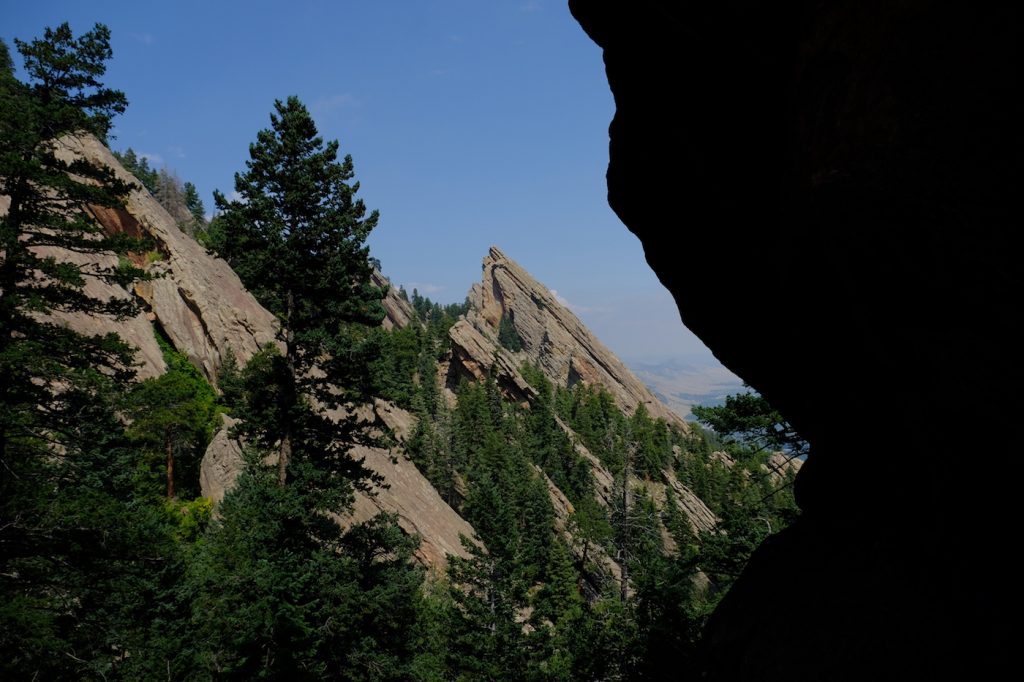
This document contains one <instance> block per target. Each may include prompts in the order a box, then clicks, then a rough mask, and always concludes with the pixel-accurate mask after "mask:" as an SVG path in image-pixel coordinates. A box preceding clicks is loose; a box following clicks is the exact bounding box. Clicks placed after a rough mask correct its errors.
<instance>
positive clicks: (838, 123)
mask: <svg viewBox="0 0 1024 682" xmlns="http://www.w3.org/2000/svg"><path fill="white" fill-rule="evenodd" d="M570 6H571V9H572V11H573V14H574V15H575V16H576V18H577V19H578V20H579V21H580V23H581V25H582V26H583V28H584V29H585V30H586V32H587V33H588V34H589V35H590V36H591V38H593V39H594V41H595V42H597V43H598V44H599V45H600V46H601V47H602V48H603V50H604V64H605V67H606V70H607V75H608V81H609V84H610V86H611V89H612V92H613V94H614V97H615V103H616V112H615V118H614V120H613V121H612V124H611V128H610V137H611V140H610V158H611V163H610V166H609V168H608V192H609V203H610V204H611V206H612V208H613V209H614V210H615V211H616V213H617V214H618V215H619V217H620V218H621V219H622V220H623V222H624V223H625V224H626V225H627V226H628V228H629V229H630V230H631V231H632V232H633V233H635V234H636V235H637V236H638V237H639V238H640V240H641V241H642V242H643V245H644V250H645V252H646V256H647V261H648V263H649V264H650V265H651V267H652V268H653V269H654V271H655V272H656V273H657V275H658V277H659V278H660V279H661V281H662V283H663V284H664V285H665V286H666V287H667V288H668V289H669V290H670V291H671V292H673V294H674V296H675V298H676V302H677V304H678V306H679V309H680V313H681V316H682V319H683V321H684V322H685V323H686V325H687V326H688V327H689V328H690V329H691V330H693V331H694V332H695V333H696V334H697V336H699V337H700V338H701V339H702V340H703V341H704V343H706V344H707V346H708V347H709V348H710V349H711V350H712V351H713V352H714V353H715V355H716V356H717V357H718V358H719V359H720V360H721V361H722V362H723V364H725V365H726V366H727V367H728V368H729V369H730V370H732V371H733V372H735V373H736V374H737V375H738V376H740V377H741V378H743V379H744V380H745V381H747V382H748V383H749V384H750V385H751V386H753V387H754V388H755V389H756V390H757V391H759V392H760V393H761V394H762V395H764V396H765V397H766V398H767V399H768V400H769V401H770V402H771V404H772V405H773V406H774V407H775V408H776V409H778V410H779V412H781V413H782V415H783V416H784V417H785V418H786V420H787V421H789V422H790V423H791V424H793V426H794V427H796V429H797V430H798V431H799V432H800V433H801V435H803V436H804V437H805V438H806V439H807V440H808V442H809V443H810V445H811V453H810V456H809V457H808V459H807V462H806V463H805V464H804V465H803V466H802V468H801V470H800V474H799V476H798V478H797V483H796V495H797V501H798V503H799V504H800V506H801V507H802V509H803V514H802V516H801V518H800V519H799V520H798V521H797V522H796V523H795V524H794V525H793V526H791V527H790V528H789V529H787V530H785V531H783V532H782V533H780V534H779V535H778V536H775V537H773V538H771V539H770V540H769V541H767V542H766V543H765V544H764V546H763V547H762V548H761V549H759V550H758V551H757V552H755V554H754V556H753V558H752V559H751V561H750V563H749V564H748V566H747V568H746V569H745V571H744V574H743V576H741V578H740V579H739V580H738V581H737V582H736V583H735V585H734V586H733V587H732V589H731V591H730V593H729V594H728V595H727V596H726V598H725V600H724V601H723V602H722V603H721V605H720V607H719V609H718V611H717V613H716V614H715V616H714V618H713V619H712V622H711V624H710V627H709V630H708V636H707V637H706V640H705V641H706V643H707V651H706V652H705V654H706V658H705V660H706V662H707V669H706V670H705V671H704V672H705V679H718V680H733V679H759V680H770V679H787V680H793V681H796V680H820V679H833V680H845V679H849V680H856V679H866V678H876V677H886V678H891V679H896V678H901V677H904V678H915V679H940V678H941V679H987V678H996V677H998V676H1000V675H1001V674H1003V673H1001V670H1002V669H1003V668H1004V666H1012V665H1013V663H1014V660H1013V658H1012V656H1013V654H1012V653H1011V652H1013V651H1014V650H1015V639H1014V637H1013V636H1012V635H1011V634H1010V629H1007V628H1006V627H1005V626H1004V624H1005V623H1007V622H1012V621H1014V620H1015V618H1016V600H1015V599H1012V598H1007V595H1008V593H1013V594H1014V595H1015V594H1016V587H1015V586H1016V584H1017V583H1018V582H1019V578H1018V576H1016V575H1015V572H1016V569H1015V568H1013V566H1015V562H1013V561H1012V560H1010V559H1009V554H1008V553H1009V552H1010V551H1011V546H1010V545H1007V544H1006V542H1005V538H1007V537H1012V536H1013V534H1014V528H1013V527H1012V526H1011V524H1015V523H1016V518H1017V516H1018V515H1017V513H1016V510H1015V505H1016V502H1015V500H1016V499H1017V498H1018V497H1019V494H1018V490H1017V489H1018V488H1019V484H1018V483H1017V482H1016V480H1017V477H1016V476H1007V475H1005V473H1006V472H1008V471H1015V470H1016V466H1015V465H1014V464H1012V463H1011V460H1010V458H1011V457H1016V451H1017V446H1016V433H1015V431H1016V429H1015V428H1014V427H1015V426H1016V424H1017V423H1018V421H1019V415H1020V414H1021V412H1022V408H1024V398H1022V396H1024V394H1022V392H1021V390H1020V387H1021V385H1022V383H1024V363H1021V361H1020V348H1022V347H1024V325H1022V324H1021V320H1020V313H1019V311H1020V310H1021V308H1022V301H1024V280H1022V278H1021V277H1020V276H1019V273H1020V248H1019V246H1015V244H1017V243H1018V240H1019V235H1018V234H1017V232H1018V231H1019V228H1016V227H1013V226H1014V225H1019V224H1020V223H1021V218H1020V212H1021V203H1020V200H1019V196H1020V177H1021V173H1020V159H1021V156H1022V155H1021V140H1022V138H1021V136H1020V116H1019V115H1018V112H1019V111H1020V109H1019V104H1018V102H1020V101H1021V99H1022V98H1021V96H1020V87H1021V80H1020V73H1019V68H1020V67H1019V66H1018V64H1019V61H1020V60H1019V58H1018V57H1019V55H1018V54H1017V53H1018V52H1019V45H1020V42H1021V20H1020V13H1019V11H1018V10H1017V9H1016V8H1015V7H1013V6H1010V5H998V4H991V5H985V6H980V5H977V4H976V3H968V2H962V1H954V2H933V1H930V0H912V1H910V2H900V3H862V2H850V1H840V2H829V3H797V2H789V3H773V2H731V1H727V2H722V3H703V4H702V3H685V2H684V3H680V2H669V1H668V0H642V1H641V2H637V3H617V2H611V1H609V0H570ZM681 245H685V248H684V247H683V246H681ZM695 253H699V254H716V255H721V256H723V257H724V258H726V259H727V262H728V266H727V268H728V270H727V272H726V273H725V275H724V276H723V262H722V260H720V259H719V258H693V257H692V254H695ZM769 272H770V275H769V274H767V273H769ZM697 290H700V291H701V295H700V296H693V295H692V293H693V292H694V291H697ZM894 382H896V383H897V384H898V388H896V387H895V386H894ZM887 387H892V388H887ZM951 401H953V402H955V404H956V408H955V415H956V417H955V419H952V418H951V408H950V403H951ZM868 419H871V420H872V423H871V425H870V426H869V427H867V428H864V424H865V421H866V420H868ZM951 422H953V423H955V424H956V426H951ZM968 424H970V425H981V424H983V425H984V427H983V428H963V425H968ZM858 433H860V434H861V435H863V436H865V437H859V436H858ZM868 435H869V436H870V437H869V438H868V437H867V436H868ZM868 452H870V459H871V465H870V466H869V467H868V466H865V459H866V456H867V453H868ZM869 470H870V471H869ZM868 474H870V475H868ZM1011 481H1013V482H1012V483H1011ZM953 500H955V503H951V501H953ZM965 509H983V510H985V512H984V513H985V519H986V521H985V523H978V521H977V518H976V516H975V515H974V514H965V513H964V512H963V510H965ZM979 570H980V571H982V572H983V573H984V579H983V580H976V579H971V578H969V577H967V576H972V575H976V574H977V573H978V572H979ZM794 579H796V580H795V582H796V584H795V585H794ZM780 585H787V586H789V587H791V588H793V589H786V590H780V589H779V586H780Z"/></svg>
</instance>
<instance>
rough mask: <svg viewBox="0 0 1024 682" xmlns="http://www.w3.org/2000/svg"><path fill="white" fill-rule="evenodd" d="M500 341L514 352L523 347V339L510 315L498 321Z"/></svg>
mask: <svg viewBox="0 0 1024 682" xmlns="http://www.w3.org/2000/svg"><path fill="white" fill-rule="evenodd" d="M498 343H500V344H501V345H502V347H504V348H505V349H507V350H510V351H512V352H513V353H518V352H519V351H521V350H522V349H523V340H522V338H520V336H519V332H517V331H516V326H515V324H514V323H513V322H512V319H511V318H509V317H502V318H501V322H499V323H498Z"/></svg>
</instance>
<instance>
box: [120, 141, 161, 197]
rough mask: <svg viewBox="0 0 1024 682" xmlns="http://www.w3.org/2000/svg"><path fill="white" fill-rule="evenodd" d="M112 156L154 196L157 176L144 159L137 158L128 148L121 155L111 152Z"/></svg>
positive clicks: (132, 150)
mask: <svg viewBox="0 0 1024 682" xmlns="http://www.w3.org/2000/svg"><path fill="white" fill-rule="evenodd" d="M113 154H114V158H115V159H117V160H118V161H120V162H121V165H122V166H124V169H125V170H126V171H128V172H129V173H131V174H132V175H134V176H135V178H136V179H137V180H138V181H139V182H141V183H142V186H143V187H144V188H145V189H146V191H147V192H149V193H150V194H153V195H155V194H156V192H157V184H158V180H159V176H158V173H157V171H156V169H155V168H151V167H150V165H149V160H148V159H147V158H146V157H144V156H138V155H137V154H136V153H135V150H134V149H132V148H131V147H128V149H126V150H125V151H124V152H123V153H121V152H113Z"/></svg>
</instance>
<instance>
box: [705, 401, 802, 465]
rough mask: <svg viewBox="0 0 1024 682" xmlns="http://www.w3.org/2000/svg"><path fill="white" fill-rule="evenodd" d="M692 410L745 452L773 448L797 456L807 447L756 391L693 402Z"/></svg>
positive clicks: (798, 435)
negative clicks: (719, 401)
mask: <svg viewBox="0 0 1024 682" xmlns="http://www.w3.org/2000/svg"><path fill="white" fill-rule="evenodd" d="M692 411H693V415H694V416H695V417H697V419H699V420H700V421H701V423H703V424H706V425H707V426H710V427H711V428H712V429H714V430H715V431H716V432H717V433H718V434H719V435H721V436H723V437H725V438H727V439H728V440H729V442H730V443H732V444H736V445H739V446H740V447H741V448H744V449H745V450H746V451H747V452H753V453H756V452H761V451H765V450H776V451H781V452H785V453H787V454H789V455H792V456H801V455H806V454H807V451H808V449H809V448H808V444H807V441H806V440H804V439H803V438H802V437H801V436H800V434H799V433H797V432H796V430H795V429H794V428H793V427H792V426H791V425H790V424H789V422H787V421H786V420H785V419H783V417H782V415H781V414H779V412H778V411H777V410H775V409H774V408H773V407H772V406H771V405H769V404H768V401H767V400H765V399H764V397H762V396H760V395H758V394H756V393H750V392H748V393H740V394H736V395H730V396H727V397H726V399H725V404H724V405H720V406H717V407H701V406H699V405H696V406H694V407H693V410H692Z"/></svg>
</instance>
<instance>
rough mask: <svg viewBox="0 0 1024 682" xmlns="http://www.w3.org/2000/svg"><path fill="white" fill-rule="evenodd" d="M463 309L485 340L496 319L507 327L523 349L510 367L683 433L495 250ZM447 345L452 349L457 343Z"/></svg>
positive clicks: (569, 316) (675, 419)
mask: <svg viewBox="0 0 1024 682" xmlns="http://www.w3.org/2000/svg"><path fill="white" fill-rule="evenodd" d="M469 305H470V309H471V310H470V314H468V315H467V316H466V320H467V321H468V322H469V323H470V324H471V325H473V327H475V328H476V330H477V331H479V332H480V333H481V334H482V335H483V336H485V337H489V338H491V339H496V338H497V333H498V325H499V324H500V322H501V319H502V318H507V319H508V320H509V321H510V322H511V323H512V326H513V327H515V330H516V333H518V334H519V338H520V339H521V340H522V343H523V350H522V352H520V353H516V354H515V357H516V358H517V360H518V362H517V363H515V364H516V365H519V364H521V363H522V362H523V361H528V362H530V363H533V364H536V365H537V366H539V367H540V368H541V370H542V371H543V372H544V374H545V375H546V376H547V377H548V379H549V380H550V381H551V382H552V383H554V384H555V385H556V386H565V387H572V386H573V385H574V384H576V383H578V382H583V383H584V384H587V385H590V386H592V385H600V386H603V387H604V388H605V390H607V391H608V392H609V393H610V394H611V395H612V397H613V398H614V399H615V403H616V405H618V406H619V408H620V409H621V410H623V411H624V412H626V413H627V414H632V413H633V411H634V410H636V408H637V406H639V405H641V404H643V405H645V406H646V407H647V411H648V413H650V415H651V417H652V418H657V417H661V418H663V419H665V421H667V422H669V423H670V424H674V425H675V426H677V427H679V428H680V429H682V430H683V431H687V430H688V427H687V425H686V423H685V422H684V421H683V419H682V418H681V417H680V416H679V415H678V414H676V413H675V412H673V411H672V410H671V409H669V408H668V407H667V406H666V405H664V404H663V403H662V402H661V401H660V400H658V398H657V397H656V396H655V395H654V394H653V393H652V392H651V390H650V389H648V388H647V386H645V385H644V383H643V382H642V381H640V380H639V379H638V378H637V377H636V376H635V375H634V374H633V372H632V371H630V370H629V368H627V367H626V366H625V365H624V364H623V363H622V361H621V360H619V359H618V358H617V357H616V356H615V354H614V353H612V351H611V350H609V349H608V347H607V346H605V345H604V344H603V343H601V342H600V341H599V340H598V339H597V337H596V336H594V334H593V333H592V332H591V331H590V330H589V329H587V328H586V326H584V325H583V323H582V322H580V320H579V318H578V317H576V315H575V314H573V313H572V311H570V310H569V309H568V308H566V307H565V306H564V305H562V304H561V303H559V302H558V300H557V299H556V298H555V296H554V294H552V293H551V290H550V289H548V288H547V287H545V286H544V285H543V284H541V283H540V282H538V281H537V280H536V279H534V278H533V276H532V275H530V273H528V272H527V271H526V270H524V269H523V268H522V267H521V266H520V265H519V264H518V263H516V262H515V261H514V260H512V259H511V258H509V257H508V256H506V255H505V254H504V253H502V252H501V251H500V250H499V249H498V248H497V247H494V246H492V247H491V249H490V252H489V254H488V255H487V256H486V257H485V258H484V261H483V281H482V282H480V283H477V284H474V285H473V287H472V288H471V289H470V292H469ZM452 340H453V342H454V344H456V345H458V343H459V339H458V338H455V337H454V336H453V338H452ZM462 350H463V351H464V352H465V353H466V354H467V355H470V356H473V357H472V359H473V361H474V362H476V363H478V364H479V363H483V362H486V363H487V364H488V366H489V364H490V362H489V358H486V357H479V356H475V355H474V353H473V349H472V348H468V347H467V348H463V349H462ZM506 352H507V351H506Z"/></svg>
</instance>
